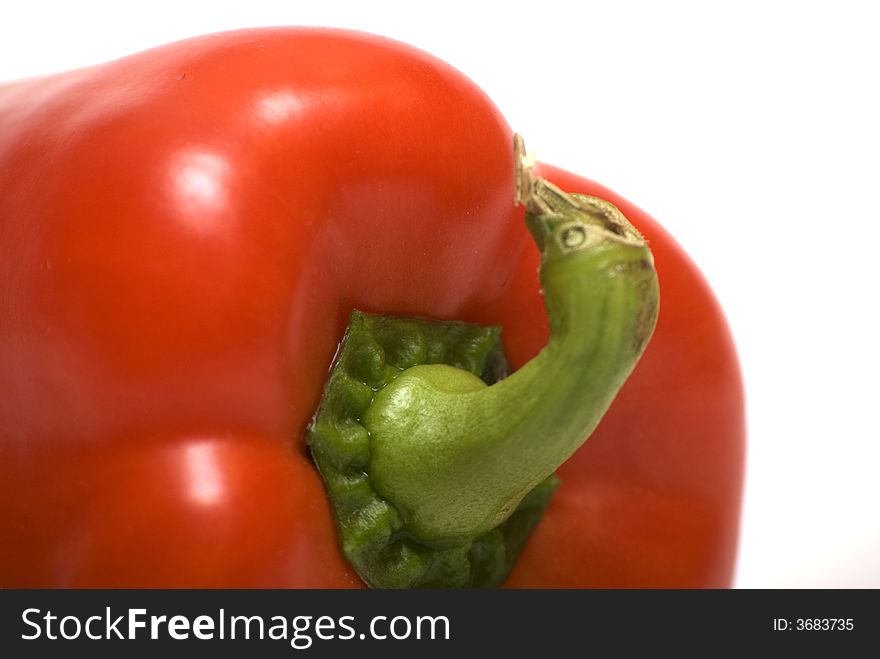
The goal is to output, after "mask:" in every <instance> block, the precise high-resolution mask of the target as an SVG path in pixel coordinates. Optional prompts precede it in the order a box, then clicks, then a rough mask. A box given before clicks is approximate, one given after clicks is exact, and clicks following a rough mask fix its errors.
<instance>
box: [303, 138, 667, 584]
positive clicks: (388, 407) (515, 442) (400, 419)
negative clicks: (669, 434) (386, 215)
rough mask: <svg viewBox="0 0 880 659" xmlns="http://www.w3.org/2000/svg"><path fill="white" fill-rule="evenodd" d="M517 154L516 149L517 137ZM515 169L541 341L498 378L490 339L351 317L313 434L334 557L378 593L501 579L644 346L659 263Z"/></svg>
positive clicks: (583, 206) (584, 203) (604, 215)
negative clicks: (535, 261) (541, 301)
mask: <svg viewBox="0 0 880 659" xmlns="http://www.w3.org/2000/svg"><path fill="white" fill-rule="evenodd" d="M516 146H517V150H518V151H520V153H519V155H521V147H522V144H521V142H518V143H517V145H516ZM522 162H523V161H522V160H521V159H520V163H521V164H520V168H519V169H518V171H517V174H518V179H517V201H518V202H520V203H522V204H524V205H525V206H526V223H527V226H528V228H529V230H530V231H531V233H532V236H533V237H534V239H535V242H536V244H537V245H538V248H539V249H540V251H541V270H540V278H541V285H542V289H543V292H544V297H545V306H546V309H547V315H548V320H549V324H550V340H549V342H548V344H547V346H546V347H545V348H544V349H543V350H542V351H541V352H540V354H538V355H537V356H536V357H535V358H534V359H532V360H531V361H530V362H529V363H527V364H526V365H525V366H523V367H522V368H520V369H519V370H518V371H516V372H515V373H513V374H512V375H510V376H509V377H504V375H505V362H504V358H503V355H502V353H501V349H500V330H499V329H498V328H492V327H480V326H474V325H465V324H462V323H454V322H453V323H449V322H444V323H430V322H427V321H422V320H413V319H401V318H385V317H381V316H367V315H364V314H360V313H358V312H355V313H354V314H353V315H352V318H351V323H350V325H349V328H348V330H347V332H346V336H345V338H344V340H343V344H342V347H341V350H340V352H339V355H338V358H337V361H336V363H335V364H334V367H333V369H332V371H331V375H330V380H329V382H328V385H327V387H326V389H325V392H324V397H323V399H322V402H321V406H320V408H319V410H318V412H317V414H316V416H315V419H314V422H313V424H312V426H311V427H310V431H309V442H310V445H311V447H312V452H313V455H314V457H315V461H316V463H317V465H318V468H319V470H320V471H321V474H322V476H323V477H324V480H325V482H326V484H327V488H328V491H329V494H330V498H331V501H332V502H333V505H334V508H335V511H336V518H337V525H338V527H339V530H340V536H341V539H342V545H343V550H344V552H345V554H346V556H347V557H348V558H349V560H350V561H351V562H352V564H353V565H354V567H355V569H357V571H358V573H359V574H360V575H361V576H362V577H363V578H364V580H365V581H366V582H367V583H368V584H369V585H371V586H374V587H393V588H398V587H481V586H494V585H498V584H500V583H501V582H502V581H503V580H504V578H506V576H507V574H508V572H509V571H510V569H511V568H512V566H513V563H514V561H515V559H516V555H517V554H518V553H519V550H520V548H521V547H522V546H523V544H524V543H525V541H526V539H527V537H528V535H529V533H530V532H531V530H532V529H533V527H534V526H535V525H536V524H537V523H538V521H539V520H540V517H541V515H542V514H543V511H544V509H545V508H546V506H547V505H548V503H549V499H550V497H551V496H552V493H553V490H554V489H555V487H556V485H557V481H556V478H555V476H554V473H553V472H554V471H555V470H556V468H557V467H559V465H561V464H562V463H563V462H564V461H565V460H567V459H568V457H570V456H571V454H572V453H574V451H575V450H577V448H578V447H579V446H580V445H581V444H582V443H583V442H584V441H585V440H586V439H587V437H588V436H589V435H590V433H591V432H592V431H593V429H594V428H595V427H596V425H597V424H598V422H599V420H600V419H601V418H602V416H603V414H604V413H605V411H606V410H607V409H608V406H609V405H610V404H611V402H612V400H613V398H614V396H615V395H616V393H617V391H618V390H619V388H620V386H621V385H622V384H623V382H624V381H625V380H626V378H627V377H628V375H629V373H630V372H631V371H632V369H633V367H634V366H635V364H636V362H637V360H638V358H639V357H640V355H641V353H642V352H643V350H644V348H645V346H646V345H647V342H648V340H649V339H650V336H651V333H652V332H653V328H654V325H655V323H656V319H657V311H658V301H659V298H658V287H657V277H656V273H655V271H654V268H653V259H652V257H651V253H650V251H649V250H648V248H647V245H646V244H645V242H644V240H643V239H642V237H641V236H640V235H639V234H638V232H637V231H636V230H635V229H634V228H633V227H632V225H630V224H629V222H628V221H627V220H626V218H624V217H623V215H622V214H621V213H620V212H619V211H618V210H617V209H616V208H615V207H614V206H612V205H611V204H609V203H608V202H605V201H602V200H600V199H596V198H593V197H586V196H581V195H572V194H567V193H565V192H562V191H561V190H559V189H558V188H556V187H555V186H553V185H551V184H549V183H547V182H545V181H543V180H541V179H539V178H536V177H534V176H532V174H531V171H530V170H529V169H528V168H527V167H526V166H525V165H523V164H522Z"/></svg>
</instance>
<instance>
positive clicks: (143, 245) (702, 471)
mask: <svg viewBox="0 0 880 659" xmlns="http://www.w3.org/2000/svg"><path fill="white" fill-rule="evenodd" d="M584 130H587V129H584ZM512 144H513V135H512V132H511V130H510V128H509V127H508V126H507V124H506V123H505V121H504V119H503V118H502V116H501V114H500V113H499V111H498V110H497V109H496V108H495V107H494V106H493V105H492V104H491V102H490V101H489V100H488V99H487V98H486V96H485V95H484V94H483V93H482V92H481V91H480V90H479V89H478V88H477V87H476V86H475V85H474V84H473V83H472V82H470V81H469V80H467V79H466V78H464V77H463V76H462V75H461V74H460V73H458V72H457V71H455V70H453V69H452V68H450V67H449V66H447V65H446V64H444V63H442V62H440V61H438V60H436V59H435V58H432V57H430V56H429V55H426V54H424V53H422V52H419V51H417V50H414V49H412V48H410V47H407V46H404V45H401V44H399V43H396V42H392V41H389V40H385V39H381V38H377V37H374V36H368V35H364V34H357V33H351V32H345V31H333V30H324V29H265V30H245V31H238V32H231V33H225V34H218V35H212V36H207V37H201V38H196V39H191V40H187V41H183V42H179V43H175V44H171V45H168V46H164V47H161V48H156V49H153V50H150V51H147V52H144V53H141V54H138V55H134V56H131V57H127V58H124V59H121V60H118V61H115V62H111V63H108V64H104V65H101V66H95V67H91V68H87V69H83V70H79V71H74V72H70V73H64V74H60V75H56V76H50V77H45V78H39V79H34V80H29V81H24V82H19V83H15V84H9V85H6V86H3V87H0V539H2V542H0V587H20V586H25V587H30V586H53V587H54V586H61V587H81V586H86V587H93V586H110V587H116V586H128V587H162V586H168V587H255V586H265V587H351V586H361V585H363V581H362V580H361V579H360V578H359V577H358V572H356V570H355V568H354V567H353V566H352V564H351V563H349V561H348V560H347V559H346V557H345V556H344V555H343V552H342V551H341V550H340V544H339V537H338V535H339V534H338V530H337V527H336V524H335V523H334V508H333V507H332V506H331V504H330V502H328V499H327V495H326V492H325V487H324V484H323V483H322V480H321V476H320V475H319V472H318V470H317V469H316V467H315V463H314V462H313V459H312V455H311V453H310V451H309V448H308V446H307V443H306V430H307V427H309V424H310V422H311V421H312V419H313V415H314V414H315V411H316V409H318V406H319V403H320V401H321V396H322V391H323V390H324V384H325V381H326V379H327V377H326V376H327V371H328V367H329V366H330V364H331V362H332V361H333V356H334V354H335V352H336V350H337V347H338V345H339V342H340V339H341V338H342V336H343V331H344V328H345V326H346V322H347V321H348V318H349V315H350V313H351V311H352V309H360V310H363V311H365V312H369V313H374V314H375V313H381V314H391V315H395V316H411V317H418V318H431V319H439V320H454V321H463V322H467V323H478V324H481V325H496V326H500V327H501V328H502V334H501V336H502V339H503V345H504V350H505V352H506V354H507V358H508V361H509V362H510V366H511V367H512V368H513V369H514V370H516V369H518V368H519V367H521V366H522V365H524V364H526V363H527V362H529V360H531V359H532V358H533V357H535V356H536V355H537V354H538V353H539V351H541V349H542V348H543V346H544V345H545V344H546V343H547V341H548V335H549V331H548V320H547V316H546V314H545V313H544V310H543V309H544V307H543V304H544V303H543V299H542V296H541V292H540V285H539V282H538V279H537V277H536V274H535V273H536V271H537V269H538V266H539V262H541V260H542V254H541V253H540V252H539V250H536V249H535V246H534V242H533V241H532V239H531V238H530V235H529V231H527V229H526V224H525V223H524V222H523V208H522V207H521V206H518V205H516V204H515V203H514V188H515V181H514V178H515V171H517V163H515V158H514V153H513V149H512ZM521 173H522V172H521ZM533 173H534V175H536V176H538V177H543V179H546V180H547V181H549V182H552V183H554V184H555V185H556V186H558V187H559V188H561V189H562V190H565V191H567V192H569V193H581V194H584V195H590V196H592V197H598V198H601V199H602V200H606V201H607V202H611V204H613V205H614V206H616V208H617V209H619V210H620V211H621V212H622V214H623V216H625V217H626V218H627V219H628V220H629V221H630V222H631V223H632V224H633V225H634V226H635V228H636V229H638V232H640V233H641V234H642V235H644V236H645V238H646V239H647V241H648V244H649V245H650V248H651V251H652V252H653V259H654V261H653V262H654V266H655V267H656V273H657V277H658V278H659V289H660V296H661V299H662V302H661V305H660V314H659V319H658V320H657V325H656V330H655V331H654V334H653V338H652V339H651V342H650V344H648V347H647V349H646V350H645V352H644V355H643V356H642V358H641V361H639V363H638V365H637V366H636V367H635V370H634V371H633V372H632V375H631V376H630V378H629V380H627V382H626V383H625V384H624V385H623V387H622V389H620V392H619V394H618V395H617V398H616V399H615V400H614V402H613V404H612V405H611V407H610V409H608V411H607V413H606V414H605V416H604V418H603V419H602V421H601V423H599V425H598V427H597V428H596V429H595V431H594V432H593V433H592V435H591V437H590V439H589V441H587V442H586V443H585V444H584V445H583V446H582V447H581V448H579V449H577V451H576V452H575V453H574V455H573V456H572V457H571V458H570V459H568V460H567V461H566V462H565V463H564V464H563V465H562V467H561V468H560V469H559V470H558V475H559V477H560V480H561V484H560V485H559V486H558V488H557V490H556V492H555V494H554V495H553V497H552V499H550V503H549V506H548V507H547V510H546V513H545V515H544V517H543V519H542V520H541V521H540V522H538V523H537V526H536V528H535V530H534V532H533V533H532V534H531V536H530V537H529V538H528V540H527V542H526V544H525V548H524V550H523V551H522V554H521V555H520V556H519V558H518V559H517V560H516V561H515V564H514V566H513V570H512V573H511V574H510V576H509V578H507V580H506V581H505V583H506V585H508V586H512V587H594V586H595V587H632V586H646V587H668V586H671V587H719V586H727V585H729V584H730V583H731V577H732V570H733V565H734V558H735V549H736V542H737V529H738V519H739V506H740V495H741V487H742V470H743V444H744V414H743V395H742V383H741V378H740V372H739V367H738V364H737V360H736V355H735V352H734V349H733V345H732V342H731V338H730V334H729V331H728V329H727V326H726V324H725V321H724V318H723V316H722V314H721V312H720V310H719V307H718V305H717V303H716V302H715V300H714V298H713V296H712V294H711V292H710V290H709V288H708V287H707V285H706V283H705V282H704V280H703V278H702V277H701V275H700V274H699V272H698V270H697V268H696V267H695V266H694V265H693V263H692V262H691V261H690V260H689V259H688V258H687V256H686V255H685V254H684V253H683V252H682V250H681V249H680V248H679V247H678V246H677V245H676V244H675V242H674V241H673V240H672V239H671V238H670V237H669V235H668V234H667V233H665V232H664V231H663V230H662V229H661V228H660V227H659V226H658V225H657V224H656V223H655V222H654V221H653V220H652V219H651V218H649V217H648V216H647V215H646V214H645V213H643V212H642V211H640V210H639V209H638V208H636V207H634V206H633V205H632V204H630V203H629V202H627V201H625V200H624V199H622V198H620V197H619V196H617V195H616V194H614V193H613V192H611V191H609V190H607V189H605V188H603V187H601V186H599V185H597V184H595V183H593V182H591V181H588V180H586V179H583V178H579V177H577V176H574V175H572V174H569V173H567V172H563V171H561V170H558V169H555V168H552V167H549V166H546V165H540V164H539V165H537V166H536V167H535V168H534V170H533ZM554 189H555V188H554ZM577 199H581V200H582V199H584V198H580V197H578V198H577ZM577 203H581V202H577ZM584 203H586V202H584ZM589 203H593V202H589ZM595 203H597V204H598V203H600V202H598V201H597V202H595ZM602 208H604V206H603V207H602ZM602 212H604V211H602ZM609 212H611V211H609ZM614 212H616V211H614ZM603 221H604V220H603ZM612 228H613V227H612ZM578 235H580V234H578ZM627 235H629V234H627ZM633 235H636V234H633ZM576 237H577V236H576ZM578 240H580V238H578ZM540 244H541V243H540V242H539V245H540ZM544 251H545V252H546V249H545V250H544ZM544 256H546V253H545V254H544ZM644 263H648V261H644ZM614 272H617V270H615V271H614ZM542 276H544V275H542ZM649 306H650V305H649ZM551 322H552V321H551ZM652 322H653V321H652ZM641 347H642V346H638V350H636V351H635V352H640V350H641ZM635 357H637V354H636V355H635ZM627 368H629V367H627ZM512 377H513V376H511V379H512ZM615 390H616V386H615ZM523 402H524V404H525V402H527V401H523ZM575 411H577V410H575ZM603 411H604V408H603ZM312 448H314V446H313V447H312ZM319 462H320V459H319ZM517 464H521V463H517ZM549 469H550V470H552V466H551V467H549ZM322 470H323V468H322ZM545 472H546V470H545ZM545 472H542V474H545ZM546 473H549V472H546ZM326 475H327V474H326V473H325V476H326ZM535 478H537V476H535ZM529 482H530V483H534V482H536V481H534V479H533V480H532V481H529ZM389 487H390V488H391V489H394V488H393V487H391V486H389ZM331 489H332V488H331ZM517 496H519V495H517ZM403 508H405V506H403ZM403 508H401V510H403ZM336 514H337V515H339V509H338V508H337V509H336ZM401 514H402V515H404V517H406V516H407V515H410V517H407V519H408V520H410V521H412V519H415V517H414V516H417V513H415V512H413V513H401ZM407 523H409V522H407ZM413 523H414V522H413ZM426 534H428V535H430V533H429V532H428V531H426ZM445 541H446V540H445V539H441V540H438V541H437V542H438V543H440V544H442V543H443V542H445ZM438 546H439V545H438ZM358 571H360V568H359V569H358ZM361 574H364V572H362V571H361ZM368 581H369V579H368ZM373 585H383V584H382V583H378V584H373Z"/></svg>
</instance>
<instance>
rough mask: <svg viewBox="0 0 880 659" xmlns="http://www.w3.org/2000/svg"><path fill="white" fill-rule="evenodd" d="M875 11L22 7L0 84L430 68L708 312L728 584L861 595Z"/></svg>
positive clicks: (6, 44) (875, 540) (2, 31)
mask: <svg viewBox="0 0 880 659" xmlns="http://www.w3.org/2000/svg"><path fill="white" fill-rule="evenodd" d="M870 6H871V3H868V2H864V3H857V2H848V1H846V0H836V1H835V2H833V3H831V2H826V3H814V2H790V3H789V2H770V1H768V0H765V1H763V2H750V1H747V0H741V1H740V2H737V3H729V5H728V7H727V8H720V3H699V2H665V3H651V2H614V3H603V2H570V3H565V2H560V1H553V0H543V1H540V0H536V1H533V2H530V3H525V2H512V1H510V0H508V1H507V2H485V3H478V2H476V1H474V0H470V1H469V2H458V1H456V0H444V2H442V3H441V2H432V3H420V2H388V1H380V2H375V1H374V2H357V1H354V0H352V1H349V2H345V1H334V0H322V1H321V2H294V1H288V2H282V1H275V2H270V1H261V0H248V1H247V2H241V1H238V2H226V1H214V2H186V1H184V0H178V1H175V2H161V1H159V0H152V1H149V2H147V1H140V0H139V1H137V2H97V1H92V0H77V1H76V2H62V1H59V2H56V3H52V2H47V1H45V0H29V2H27V3H25V2H17V3H6V4H5V6H4V8H3V9H2V10H0V80H11V79H15V78H20V77H25V76H29V75H35V74H40V73H49V72H53V71H57V70H62V69H68V68H73V67H76V66H81V65H87V64H93V63H98V62H101V61H104V60H107V59H111V58H115V57H118V56H122V55H126V54H129V53H133V52H136V51H138V50H142V49H144V48H148V47H151V46H155V45H159V44H161V43H164V42H167V41H172V40H176V39H179V38H184V37H190V36H195V35H198V34H202V33H207V32H214V31H219V30H225V29H233V28H240V27H256V26H263V25H276V24H301V25H327V26H336V27H348V28H355V29H360V30H366V31H370V32H375V33H379V34H383V35H385V36H389V37H393V38H396V39H399V40H401V41H405V42H408V43H410V44H412V45H415V46H418V47H419V48H422V49H423V50H427V51H429V52H431V53H433V54H434V55H437V56H439V57H440V58H442V59H444V60H446V61H448V62H449V63H451V64H453V65H454V66H456V67H457V68H459V69H460V70H462V71H463V72H464V73H465V74H467V75H468V76H469V77H470V78H472V79H473V80H475V81H476V82H477V83H478V84H479V85H480V86H482V87H483V88H484V89H485V90H486V92H487V93H488V94H489V96H490V97H491V98H492V99H493V100H494V101H495V103H496V104H497V105H498V107H499V108H501V110H502V112H503V113H504V114H505V116H506V117H507V119H508V121H509V122H510V124H511V125H512V126H513V127H514V128H515V129H516V130H517V131H518V132H520V133H522V134H524V135H526V136H527V137H528V143H529V145H530V147H531V148H533V149H536V150H537V155H538V157H539V158H540V159H541V160H544V161H547V162H552V163H554V164H557V165H560V166H562V167H565V168H567V169H571V170H573V171H576V172H579V173H581V174H584V175H586V176H588V177H590V178H594V179H596V180H598V181H600V182H603V183H604V184H606V185H608V186H610V187H611V188H613V189H615V190H617V191H618V192H620V193H621V194H623V195H624V196H626V197H628V198H629V199H631V200H632V201H634V202H636V203H637V204H638V205H640V206H641V207H642V208H644V209H646V210H647V211H648V212H650V213H651V214H652V215H653V216H654V217H656V218H657V219H659V220H660V221H661V222H662V223H663V224H664V225H665V226H666V227H667V228H668V229H669V230H670V231H671V232H672V233H673V234H674V235H675V236H676V237H677V239H678V240H679V241H680V242H681V243H682V244H683V245H684V247H685V248H686V249H687V250H688V251H689V252H690V253H691V255H692V256H693V257H694V258H695V259H696V261H697V262H698V263H699V264H700V265H701V267H702V269H703V271H704V273H705V274H706V276H707V277H708V279H709V281H710V282H711V284H712V285H713V287H714V288H715V291H716V293H717V295H718V296H719V298H720V300H721V302H722V304H723V306H724V308H725V310H726V312H727V315H728V318H729V320H730V323H731V326H732V328H733V332H734V335H735V337H736V340H737V342H738V347H739V351H740V355H741V358H742V362H743V368H744V372H745V376H746V386H747V395H748V407H749V435H750V439H749V450H748V471H747V489H746V503H745V512H744V518H743V534H742V541H741V549H740V559H739V566H738V576H737V584H738V585H739V586H741V587H872V588H878V587H880V513H878V507H880V442H878V439H880V430H878V425H880V423H878V420H877V415H876V413H875V410H876V409H877V407H875V406H877V405H878V401H877V398H878V394H880V386H878V383H877V378H878V370H880V358H878V357H880V348H878V335H880V323H878V320H877V314H876V313H875V312H874V307H876V306H877V302H876V299H877V294H876V292H875V289H876V288H877V284H878V283H880V275H878V265H877V257H876V253H877V243H878V240H880V230H878V225H880V210H878V199H877V191H878V187H880V101H878V89H880V84H878V82H880V73H878V66H880V40H878V39H877V36H876V26H877V25H878V24H880V23H878V20H877V16H875V15H873V14H872V13H871V10H870V9H869V8H870ZM596 90H601V94H596ZM872 300H873V302H872Z"/></svg>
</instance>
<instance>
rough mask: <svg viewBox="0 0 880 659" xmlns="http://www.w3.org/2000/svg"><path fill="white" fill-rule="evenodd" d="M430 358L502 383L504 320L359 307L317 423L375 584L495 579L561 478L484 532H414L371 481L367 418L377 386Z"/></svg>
mask: <svg viewBox="0 0 880 659" xmlns="http://www.w3.org/2000/svg"><path fill="white" fill-rule="evenodd" d="M425 364H435V365H437V364H439V365H445V366H446V367H449V368H454V369H456V370H457V371H460V372H461V373H464V374H466V375H468V376H469V377H471V378H473V379H474V380H477V381H478V382H480V384H481V386H483V387H485V386H486V385H489V384H493V383H495V382H497V381H498V380H500V379H501V378H503V377H504V376H505V375H506V373H507V362H506V360H505V358H504V353H503V352H502V350H501V346H500V329H499V328H497V327H485V326H480V325H471V324H466V323H458V322H429V321H425V320H419V319H412V318H397V317H385V316H375V315H368V314H364V313H361V312H359V311H354V312H353V313H352V315H351V318H350V320H349V325H348V329H347V330H346V333H345V337H344V338H343V341H342V345H341V347H340V350H339V353H338V355H337V358H336V361H335V363H334V365H333V368H332V369H331V374H330V379H329V381H328V383H327V386H326V387H325V390H324V396H323V398H322V400H321V405H320V408H319V410H318V413H317V414H316V416H315V419H314V421H313V423H312V425H311V426H310V428H309V444H310V446H311V450H312V455H313V456H314V458H315V462H316V463H317V465H318V468H319V470H320V472H321V475H322V476H323V478H324V481H325V483H326V486H327V489H328V492H329V494H330V498H331V501H332V503H333V506H334V509H335V513H336V521H337V526H338V529H339V533H340V536H341V539H342V548H343V552H344V553H345V555H346V557H347V558H348V559H349V561H350V562H351V563H352V565H354V567H355V568H356V569H357V571H358V573H359V574H360V576H361V577H362V578H363V579H364V581H365V582H366V583H367V584H369V585H371V586H374V587H381V588H418V587H476V588H480V587H491V586H496V585H499V584H500V583H501V582H502V581H503V580H504V579H505V578H506V576H507V574H508V573H509V572H510V569H511V567H512V566H513V562H514V561H515V560H516V557H517V555H518V554H519V552H520V550H521V548H522V545H523V544H524V543H525V541H526V539H527V537H528V535H529V533H530V532H531V530H532V529H533V527H534V526H535V525H536V524H537V523H538V521H539V520H540V518H541V515H542V514H543V512H544V509H545V508H546V506H547V504H548V503H549V501H550V497H551V496H552V494H553V491H554V490H555V489H556V486H557V483H558V481H557V479H556V477H555V476H552V475H551V476H550V477H549V478H547V479H545V480H544V481H543V482H542V483H540V484H539V485H538V486H537V487H535V488H534V489H533V490H532V492H530V493H529V494H528V496H526V497H525V499H523V500H522V502H521V503H520V504H519V506H518V507H517V509H516V511H515V512H514V513H513V514H512V515H511V516H510V518H509V519H508V520H506V522H505V523H503V524H501V525H499V526H498V527H497V528H494V529H491V530H489V531H487V532H485V533H480V534H472V535H471V536H470V537H467V538H459V539H457V540H456V541H455V542H448V541H446V542H444V541H439V542H431V541H424V540H421V539H419V538H417V537H415V536H414V535H413V534H412V533H411V532H410V530H409V529H408V528H407V525H406V520H405V519H404V517H403V516H402V515H401V513H400V511H398V510H397V509H396V508H395V506H394V505H393V504H392V503H390V502H388V501H387V500H385V499H384V498H383V497H382V496H381V495H380V494H379V493H378V492H377V491H376V488H375V486H374V484H373V483H372V482H371V478H370V476H369V465H370V457H371V441H370V433H369V432H368V431H367V430H366V428H364V426H363V424H362V422H361V419H362V416H363V415H364V413H365V412H366V410H367V409H368V408H369V406H370V404H371V403H372V401H373V399H374V397H375V395H376V393H377V392H379V391H381V390H383V389H384V388H385V387H386V386H387V385H388V384H389V383H390V382H392V381H394V380H395V379H396V378H397V377H398V376H399V375H400V374H401V373H403V372H404V371H406V370H408V369H410V368H412V367H414V366H419V365H425ZM480 378H482V379H480Z"/></svg>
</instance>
